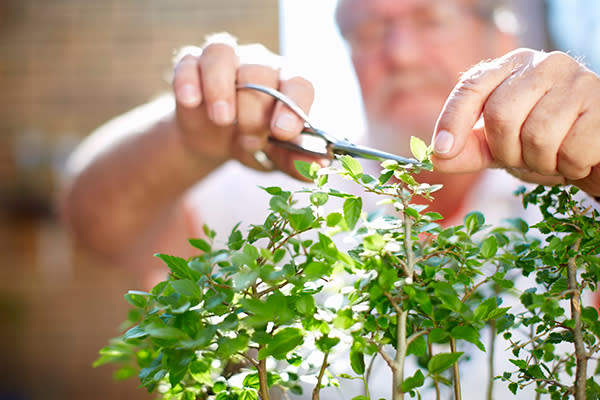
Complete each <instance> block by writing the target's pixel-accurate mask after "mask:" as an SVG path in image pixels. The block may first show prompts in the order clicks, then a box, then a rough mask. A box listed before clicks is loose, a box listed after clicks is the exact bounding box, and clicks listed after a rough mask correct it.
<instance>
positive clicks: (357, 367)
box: [350, 349, 365, 375]
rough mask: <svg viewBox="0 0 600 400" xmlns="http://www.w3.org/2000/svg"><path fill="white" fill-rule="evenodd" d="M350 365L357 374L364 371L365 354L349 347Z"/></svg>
mask: <svg viewBox="0 0 600 400" xmlns="http://www.w3.org/2000/svg"><path fill="white" fill-rule="evenodd" d="M350 366H351V367H352V371H354V372H355V373H356V374H358V375H362V374H364V373H365V355H364V354H363V353H362V351H359V350H356V349H351V350H350Z"/></svg>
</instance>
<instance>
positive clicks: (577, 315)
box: [567, 238, 587, 400]
mask: <svg viewBox="0 0 600 400" xmlns="http://www.w3.org/2000/svg"><path fill="white" fill-rule="evenodd" d="M580 244H581V238H579V239H577V241H576V242H575V243H574V244H573V249H574V250H575V254H577V251H578V250H579V245H580ZM567 284H568V288H569V290H575V291H576V293H574V294H572V295H571V300H570V303H571V318H573V320H574V321H575V327H574V328H573V339H574V341H575V358H576V360H577V367H576V370H575V399H576V400H584V399H585V385H586V379H587V353H586V351H585V343H584V341H583V329H582V324H581V293H580V292H579V288H578V284H577V261H576V256H573V257H571V258H569V261H568V263H567Z"/></svg>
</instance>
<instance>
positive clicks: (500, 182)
mask: <svg viewBox="0 0 600 400" xmlns="http://www.w3.org/2000/svg"><path fill="white" fill-rule="evenodd" d="M308 185H309V184H307V183H304V182H299V181H296V180H294V179H292V178H290V177H288V176H286V175H284V174H282V173H280V172H273V173H262V172H258V171H254V170H250V169H248V168H246V167H244V166H242V165H240V164H239V163H237V162H233V161H232V162H229V163H227V164H225V165H224V166H223V167H221V168H220V169H219V170H217V171H216V172H215V173H214V174H212V175H211V176H210V177H208V178H207V179H206V180H204V181H203V182H202V183H201V184H199V185H197V186H196V187H194V188H193V189H192V190H191V192H190V193H189V196H188V200H189V203H188V206H189V207H191V208H192V209H194V208H195V209H197V212H196V213H195V214H197V215H198V216H199V219H198V223H206V224H208V226H209V227H210V228H211V229H213V230H215V231H216V232H217V242H218V243H222V244H225V243H226V242H227V239H228V237H229V233H230V232H231V229H232V228H233V227H234V225H235V224H237V223H238V222H242V225H241V227H242V228H246V227H247V226H248V225H249V224H256V223H263V222H264V218H265V217H266V216H267V214H268V212H269V211H268V208H269V199H270V195H269V194H268V193H266V192H265V191H263V190H262V189H260V188H258V186H263V187H269V186H280V187H282V188H283V189H284V190H288V191H292V192H293V191H295V190H297V189H301V188H304V187H307V186H308ZM352 185H353V184H352ZM522 185H523V182H521V181H519V180H518V179H516V178H514V177H512V176H511V175H509V174H508V173H506V172H505V171H503V170H488V171H486V172H485V173H484V176H483V178H482V179H481V180H480V181H479V183H478V184H477V186H476V187H475V188H474V190H472V191H471V193H469V194H468V195H467V199H466V202H465V207H464V213H463V215H461V216H458V217H456V220H453V221H448V222H449V223H450V224H452V225H456V224H460V223H461V222H462V218H463V217H464V214H466V213H468V212H470V211H475V210H476V211H480V212H482V213H483V214H484V215H485V217H486V223H489V224H492V225H494V226H497V225H498V224H499V223H501V221H502V220H503V219H504V218H515V217H521V218H523V219H525V220H526V221H528V222H530V223H531V222H536V221H538V220H539V219H540V215H539V212H538V211H537V210H536V209H535V208H530V209H528V210H524V209H523V207H522V205H521V199H520V198H518V197H516V196H514V195H513V192H514V191H515V190H516V189H517V188H518V187H520V186H522ZM332 187H333V186H332ZM356 188H357V190H360V188H358V186H357V185H356ZM348 191H352V189H350V190H348ZM377 200H378V199H375V198H373V197H369V196H366V197H364V198H363V204H364V209H365V210H367V211H370V210H374V209H375V207H376V204H375V203H376V201H377ZM516 302H518V300H515V303H516ZM505 304H506V303H505ZM488 341H489V335H488V334H487V331H486V332H484V335H483V337H482V342H483V343H484V344H485V345H486V347H487V344H488ZM507 348H508V343H507V342H506V341H504V339H503V338H502V337H501V336H500V337H498V338H497V344H496V357H495V361H494V363H495V373H496V375H499V374H501V373H502V372H503V371H507V370H510V371H513V370H515V369H516V367H515V366H514V365H513V364H511V363H510V362H509V361H508V359H509V358H511V357H512V354H510V351H508V350H507ZM459 350H463V349H459ZM467 350H468V352H469V353H470V355H471V361H469V362H468V363H466V364H464V365H463V366H461V384H462V385H461V386H462V396H463V398H464V399H465V400H480V399H482V398H485V397H486V393H487V386H488V359H487V356H486V354H484V353H482V352H481V351H479V350H478V349H476V348H475V346H470V347H469V348H468V349H467ZM444 351H449V350H448V349H446V350H444ZM330 361H331V368H332V369H333V370H334V371H336V372H338V373H339V372H344V371H345V372H350V366H349V364H348V361H347V358H343V359H339V360H330ZM413 373H414V367H413V368H411V365H410V363H409V365H408V366H407V371H406V373H405V377H408V376H412V375H413ZM391 382H392V376H391V373H390V371H389V369H388V367H387V365H386V364H385V362H384V361H383V360H382V359H381V357H378V358H377V361H376V362H375V364H374V367H373V370H372V374H371V382H370V384H369V387H370V391H371V393H370V394H371V398H373V399H380V398H386V399H389V398H391V395H390V389H391ZM507 385H508V384H507V383H505V382H501V381H495V383H494V397H493V398H494V399H496V400H500V399H531V398H533V397H534V396H535V395H534V392H533V387H531V386H530V387H529V388H528V389H527V390H523V391H519V392H518V394H517V396H514V395H513V394H512V393H510V392H509V391H508V388H507ZM362 387H363V384H362V382H360V381H358V380H353V381H350V380H346V379H342V380H341V388H340V389H335V388H324V389H323V390H322V392H321V398H323V399H351V398H352V397H354V396H356V395H358V394H362ZM310 390H311V389H310V387H309V386H307V387H306V388H305V391H304V396H302V397H301V398H309V397H310ZM445 390H448V391H447V392H445V393H446V394H445V395H444V396H443V398H449V397H451V396H450V392H449V389H445ZM432 395H433V393H432V392H428V393H424V398H431V397H432Z"/></svg>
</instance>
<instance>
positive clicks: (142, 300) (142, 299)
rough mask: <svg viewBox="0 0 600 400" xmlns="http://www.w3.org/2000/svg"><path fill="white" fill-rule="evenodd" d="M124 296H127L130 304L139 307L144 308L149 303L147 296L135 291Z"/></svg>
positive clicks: (126, 298)
mask: <svg viewBox="0 0 600 400" xmlns="http://www.w3.org/2000/svg"><path fill="white" fill-rule="evenodd" d="M123 297H125V300H127V302H128V303H129V304H131V305H132V306H134V307H138V308H144V307H146V304H147V303H148V299H147V298H146V296H144V295H141V294H138V293H134V292H133V291H129V292H128V293H126V294H125V295H124V296H123Z"/></svg>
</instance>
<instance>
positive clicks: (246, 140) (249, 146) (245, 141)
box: [239, 135, 263, 153]
mask: <svg viewBox="0 0 600 400" xmlns="http://www.w3.org/2000/svg"><path fill="white" fill-rule="evenodd" d="M239 141H240V146H242V148H243V149H244V150H246V151H247V152H250V153H252V152H255V151H257V150H260V149H262V147H263V140H262V139H261V138H259V137H258V136H252V135H242V136H240V138H239Z"/></svg>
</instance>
